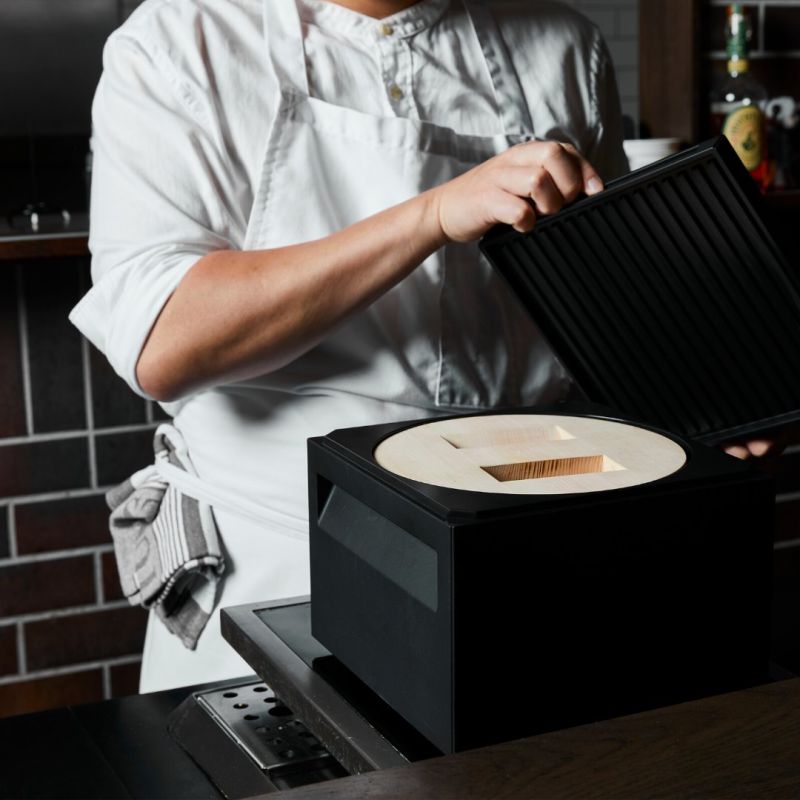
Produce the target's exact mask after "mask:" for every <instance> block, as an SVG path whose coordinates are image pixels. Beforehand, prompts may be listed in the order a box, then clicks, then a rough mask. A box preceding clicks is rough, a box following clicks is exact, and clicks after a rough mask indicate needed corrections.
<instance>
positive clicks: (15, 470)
mask: <svg viewBox="0 0 800 800" xmlns="http://www.w3.org/2000/svg"><path fill="white" fill-rule="evenodd" d="M88 485H89V453H88V445H87V442H86V439H85V438H84V437H82V436H79V437H76V438H74V439H59V440H57V441H54V442H27V443H25V444H15V445H6V446H2V447H0V497H14V496H17V495H26V494H39V493H40V492H54V491H59V490H61V489H79V488H82V487H85V486H88Z"/></svg>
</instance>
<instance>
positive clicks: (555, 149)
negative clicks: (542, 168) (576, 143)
mask: <svg viewBox="0 0 800 800" xmlns="http://www.w3.org/2000/svg"><path fill="white" fill-rule="evenodd" d="M563 152H564V148H563V147H562V146H561V145H560V144H559V143H558V142H545V143H544V144H543V145H542V158H543V160H544V161H549V160H550V159H551V158H556V156H559V155H561V154H562V153H563Z"/></svg>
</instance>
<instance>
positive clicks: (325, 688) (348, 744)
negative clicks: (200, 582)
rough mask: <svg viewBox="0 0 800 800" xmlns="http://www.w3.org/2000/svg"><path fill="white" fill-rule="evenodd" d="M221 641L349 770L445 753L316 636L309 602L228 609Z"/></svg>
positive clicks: (365, 769)
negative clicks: (342, 662) (337, 657)
mask: <svg viewBox="0 0 800 800" xmlns="http://www.w3.org/2000/svg"><path fill="white" fill-rule="evenodd" d="M222 635H223V636H224V637H225V639H227V641H228V642H229V643H230V644H231V645H232V646H233V648H234V649H235V650H236V651H237V652H238V653H239V654H240V655H241V656H242V658H244V659H245V661H247V662H248V663H249V664H250V666H251V667H252V668H253V669H254V670H255V672H256V673H257V674H258V675H259V676H260V677H261V678H263V679H264V680H265V681H266V682H267V684H268V685H269V686H270V687H271V688H272V689H273V690H274V691H275V693H276V694H277V695H278V696H279V697H280V698H281V700H282V701H283V702H284V703H286V705H287V706H289V707H290V708H291V709H292V711H294V713H295V714H296V715H297V717H299V718H300V719H302V720H303V722H304V723H305V724H306V726H307V727H308V728H309V729H310V730H311V731H313V733H314V734H315V735H316V737H317V738H318V739H319V740H320V742H321V743H322V744H323V745H324V747H325V748H326V749H327V750H328V751H329V752H330V753H331V754H332V755H333V756H334V758H336V760H337V761H338V762H339V763H340V764H341V765H342V766H343V767H344V768H345V769H346V770H348V772H351V773H360V772H369V771H371V770H375V769H385V768H388V767H397V766H401V765H404V764H407V763H408V762H409V761H418V760H421V759H424V758H431V757H433V756H437V755H441V751H439V750H437V749H436V748H435V747H434V746H433V745H432V744H431V743H430V742H428V741H427V740H426V739H425V738H423V737H422V736H421V735H420V734H419V733H418V732H417V731H416V730H415V729H414V728H412V727H411V725H409V724H408V723H407V722H406V721H405V720H404V719H402V717H400V716H399V715H398V714H397V713H396V712H395V711H393V710H392V709H391V708H390V707H389V706H388V705H386V703H384V702H383V700H381V699H380V697H378V696H377V695H376V694H375V693H374V692H373V691H372V690H371V689H369V688H368V687H367V686H366V685H365V684H363V683H362V682H361V681H360V680H359V679H358V678H357V677H356V676H355V675H354V674H353V673H352V672H350V671H349V670H348V669H347V668H346V667H344V666H343V665H342V664H341V663H340V662H339V661H338V660H337V659H336V658H334V657H333V656H332V655H331V654H330V653H329V652H328V651H327V650H326V649H325V648H324V647H323V646H322V645H321V644H319V642H317V641H316V640H315V639H314V638H313V637H312V636H311V603H310V602H309V599H308V597H298V598H292V599H288V600H279V601H274V602H272V603H259V604H253V605H247V606H236V607H233V608H226V609H223V610H222Z"/></svg>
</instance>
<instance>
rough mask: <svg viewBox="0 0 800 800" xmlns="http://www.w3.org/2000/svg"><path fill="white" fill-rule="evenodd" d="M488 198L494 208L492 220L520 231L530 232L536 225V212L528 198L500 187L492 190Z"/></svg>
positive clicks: (490, 205) (489, 204)
mask: <svg viewBox="0 0 800 800" xmlns="http://www.w3.org/2000/svg"><path fill="white" fill-rule="evenodd" d="M486 200H487V203H488V207H489V208H491V209H492V217H493V220H491V221H492V222H501V223H503V224H505V225H510V226H511V227H512V228H514V230H515V231H518V232H519V233H528V232H529V231H532V230H533V227H534V225H536V212H535V211H534V209H533V206H531V204H530V203H529V202H528V201H527V200H523V199H522V198H521V197H517V196H515V195H514V194H510V193H509V192H506V191H503V190H502V189H499V188H498V189H495V190H493V191H492V192H490V193H489V194H488V196H487V198H486Z"/></svg>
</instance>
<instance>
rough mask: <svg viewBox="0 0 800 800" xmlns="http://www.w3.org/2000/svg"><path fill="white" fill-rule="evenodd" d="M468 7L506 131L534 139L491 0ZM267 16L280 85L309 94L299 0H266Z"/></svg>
mask: <svg viewBox="0 0 800 800" xmlns="http://www.w3.org/2000/svg"><path fill="white" fill-rule="evenodd" d="M464 6H465V9H466V12H467V17H468V18H469V20H470V24H471V25H472V29H473V31H474V32H475V36H476V38H477V39H478V43H479V44H480V47H481V51H482V52H483V57H484V59H485V61H486V67H487V70H488V72H489V77H490V79H491V81H492V89H493V91H494V96H495V103H496V105H497V111H498V116H499V117H500V120H501V122H502V126H503V131H504V133H506V134H507V135H511V136H523V137H528V138H532V137H533V121H532V120H531V115H530V110H529V109H528V103H527V101H526V100H525V93H524V92H523V90H522V84H521V83H520V80H519V75H518V74H517V71H516V69H515V67H514V63H513V62H512V60H511V56H510V55H509V52H508V48H507V47H506V44H505V42H504V41H503V38H502V36H501V35H500V29H499V28H498V25H497V22H496V21H495V19H494V17H493V16H492V13H491V11H490V10H489V5H488V2H487V0H464ZM263 19H264V31H265V36H266V42H267V50H268V57H269V59H270V62H271V64H272V72H273V74H274V75H275V77H276V79H277V82H278V87H279V88H280V89H283V88H284V87H285V88H291V89H294V90H295V91H296V92H297V93H298V94H300V95H302V96H305V97H308V95H309V87H308V72H307V69H306V58H305V50H304V47H303V29H302V23H301V21H300V12H299V11H298V8H297V3H296V0H263Z"/></svg>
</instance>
